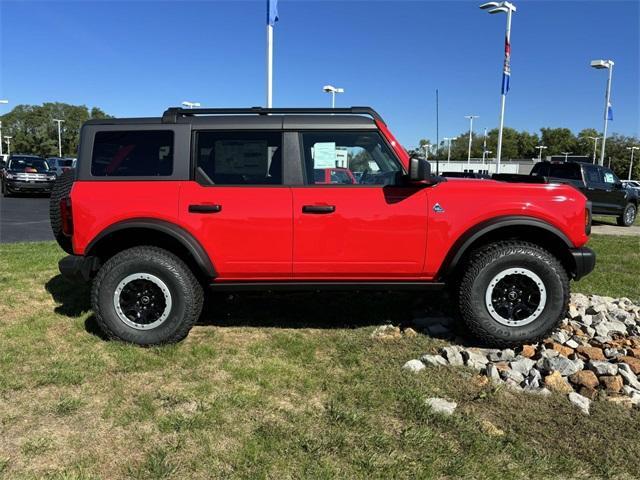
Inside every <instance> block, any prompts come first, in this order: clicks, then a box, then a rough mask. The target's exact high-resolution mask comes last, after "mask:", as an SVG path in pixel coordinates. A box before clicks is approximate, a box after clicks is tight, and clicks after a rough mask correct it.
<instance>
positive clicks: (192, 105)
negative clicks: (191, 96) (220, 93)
mask: <svg viewBox="0 0 640 480" xmlns="http://www.w3.org/2000/svg"><path fill="white" fill-rule="evenodd" d="M182 105H183V106H185V107H187V108H188V109H189V110H191V109H192V108H197V107H199V106H200V102H189V101H187V100H185V101H184V102H182Z"/></svg>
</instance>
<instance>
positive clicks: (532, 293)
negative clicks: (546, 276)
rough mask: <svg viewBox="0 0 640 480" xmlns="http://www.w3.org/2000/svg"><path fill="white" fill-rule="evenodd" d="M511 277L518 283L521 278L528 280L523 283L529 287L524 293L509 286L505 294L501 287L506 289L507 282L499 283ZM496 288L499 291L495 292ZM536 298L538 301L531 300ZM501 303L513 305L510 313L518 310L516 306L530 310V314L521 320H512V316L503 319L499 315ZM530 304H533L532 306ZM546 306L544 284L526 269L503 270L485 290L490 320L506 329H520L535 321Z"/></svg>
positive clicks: (501, 309)
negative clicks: (524, 306) (498, 297)
mask: <svg viewBox="0 0 640 480" xmlns="http://www.w3.org/2000/svg"><path fill="white" fill-rule="evenodd" d="M511 276H514V277H515V278H516V279H518V280H519V281H521V279H523V278H525V279H528V280H526V281H525V283H526V286H528V287H529V289H526V288H525V291H524V292H523V289H522V288H520V289H518V288H512V287H510V286H509V287H507V288H506V289H507V291H506V292H505V291H504V288H503V287H506V283H507V282H503V284H501V283H500V282H501V281H502V280H505V281H506V280H507V277H511ZM496 287H498V288H499V289H500V291H497V290H496ZM534 289H535V290H534ZM518 292H519V293H518ZM496 295H499V296H500V300H499V301H498V302H496V299H495V297H496ZM538 296H539V300H537V301H536V300H532V298H534V299H535V298H537V297H538ZM512 297H513V298H512ZM525 297H526V298H525ZM501 303H502V304H503V305H504V304H505V303H506V304H508V305H510V304H513V305H512V308H511V309H512V313H513V308H518V307H517V305H526V306H527V308H526V309H522V308H521V310H522V311H526V310H530V312H529V314H528V315H527V316H526V317H523V318H514V316H513V315H509V316H507V317H505V316H503V315H502V314H501V313H499V311H503V310H504V309H503V308H502V307H501V306H500V304H501ZM531 303H533V305H532V304H531ZM546 304H547V289H546V287H545V285H544V282H543V281H542V279H541V278H540V277H539V276H538V275H536V274H535V273H534V272H532V271H531V270H529V269H527V268H509V269H507V270H503V271H502V272H500V273H499V274H497V275H496V276H495V277H493V278H492V279H491V281H490V282H489V286H488V287H487V290H486V292H485V305H486V307H487V311H488V312H489V315H491V318H493V319H494V320H495V321H496V322H498V323H500V324H501V325H506V326H508V327H522V326H524V325H528V324H530V323H531V322H533V321H535V320H536V319H537V318H538V317H540V315H541V314H542V312H543V310H544V307H545V305H546ZM514 305H515V306H514ZM507 308H508V307H507ZM520 316H521V315H520Z"/></svg>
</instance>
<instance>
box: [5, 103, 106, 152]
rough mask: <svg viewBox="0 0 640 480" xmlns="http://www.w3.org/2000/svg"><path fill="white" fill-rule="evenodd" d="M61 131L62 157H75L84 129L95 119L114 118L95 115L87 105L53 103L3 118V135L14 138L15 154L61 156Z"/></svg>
mask: <svg viewBox="0 0 640 480" xmlns="http://www.w3.org/2000/svg"><path fill="white" fill-rule="evenodd" d="M54 118H55V119H60V120H63V121H64V122H63V123H62V127H61V136H62V155H63V156H71V157H75V156H76V155H77V152H78V143H79V138H80V127H81V126H82V124H83V123H84V122H86V121H87V120H89V119H91V118H110V116H109V115H107V114H106V113H105V112H103V111H102V110H101V109H100V108H97V107H93V108H92V109H91V111H89V109H88V108H87V107H86V106H85V105H69V104H67V103H60V102H52V103H43V104H42V105H18V106H16V107H15V108H14V109H13V110H11V111H10V112H8V113H6V114H5V115H2V116H1V117H0V121H2V127H3V132H2V133H3V135H4V136H11V137H13V138H12V140H11V151H12V152H15V153H30V154H37V155H42V156H57V155H58V126H57V124H56V123H55V122H54V121H53V119H54Z"/></svg>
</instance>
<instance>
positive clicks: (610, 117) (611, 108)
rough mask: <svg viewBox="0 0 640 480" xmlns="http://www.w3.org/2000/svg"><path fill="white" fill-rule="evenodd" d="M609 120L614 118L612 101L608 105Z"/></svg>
mask: <svg viewBox="0 0 640 480" xmlns="http://www.w3.org/2000/svg"><path fill="white" fill-rule="evenodd" d="M607 120H613V107H612V106H611V102H609V105H608V106H607Z"/></svg>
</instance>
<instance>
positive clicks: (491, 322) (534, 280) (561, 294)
mask: <svg viewBox="0 0 640 480" xmlns="http://www.w3.org/2000/svg"><path fill="white" fill-rule="evenodd" d="M568 302H569V279H568V277H567V274H566V272H565V270H564V268H563V267H562V265H561V264H560V262H558V260H557V259H556V258H555V257H554V256H553V255H551V254H550V253H549V252H547V251H546V250H544V249H542V248H540V247H539V246H537V245H534V244H531V243H527V242H499V243H494V244H491V245H488V246H486V247H484V248H481V249H479V250H477V251H476V252H474V253H473V254H472V255H471V258H470V260H469V264H468V266H467V269H466V271H465V273H464V275H463V277H462V281H461V283H460V289H459V303H460V313H461V315H462V318H463V320H464V321H465V323H466V324H467V326H468V327H469V329H470V330H471V331H472V333H474V334H475V335H476V336H477V337H478V338H479V339H480V340H482V341H483V342H484V343H486V344H488V345H493V346H497V347H507V346H513V345H518V344H522V343H528V342H536V341H538V340H540V339H541V338H543V337H544V336H545V335H547V334H548V333H549V332H550V331H551V330H553V329H554V328H555V327H556V326H557V325H558V323H559V322H560V320H561V319H562V318H563V317H564V314H565V312H566V310H567V305H568Z"/></svg>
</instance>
